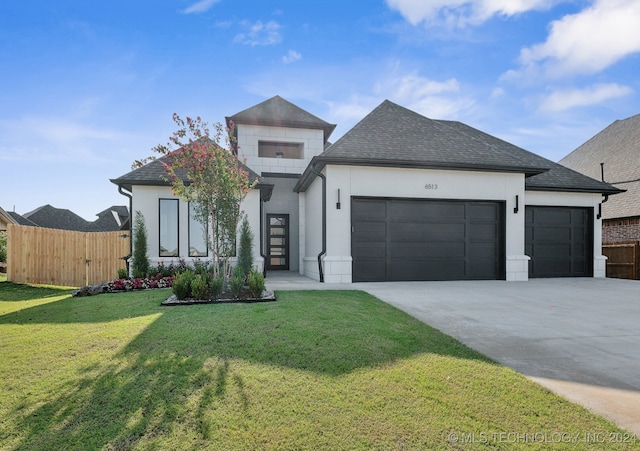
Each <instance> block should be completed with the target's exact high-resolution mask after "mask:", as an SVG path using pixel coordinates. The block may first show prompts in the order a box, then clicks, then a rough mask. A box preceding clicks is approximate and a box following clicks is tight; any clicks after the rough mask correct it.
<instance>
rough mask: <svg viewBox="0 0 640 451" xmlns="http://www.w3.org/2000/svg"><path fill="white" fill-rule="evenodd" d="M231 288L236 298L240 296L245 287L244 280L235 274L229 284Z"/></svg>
mask: <svg viewBox="0 0 640 451" xmlns="http://www.w3.org/2000/svg"><path fill="white" fill-rule="evenodd" d="M229 288H230V289H231V293H233V295H234V296H235V297H236V298H239V297H240V294H241V293H242V289H243V288H244V280H243V279H242V278H241V277H239V276H238V275H234V276H233V278H232V279H231V283H230V284H229Z"/></svg>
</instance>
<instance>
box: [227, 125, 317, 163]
mask: <svg viewBox="0 0 640 451" xmlns="http://www.w3.org/2000/svg"><path fill="white" fill-rule="evenodd" d="M323 136H324V135H323V131H322V130H312V129H302V128H287V127H266V126H262V125H245V124H238V146H239V150H238V155H239V157H240V158H241V159H244V160H245V162H246V164H247V166H249V167H250V168H251V169H252V170H254V171H255V172H257V173H258V174H261V173H263V172H271V173H282V174H302V173H303V172H304V170H305V168H306V167H307V166H308V164H309V162H310V161H311V158H313V157H314V156H316V155H320V154H321V153H322V151H323V150H324V138H323ZM259 141H279V142H290V143H301V144H303V152H304V157H303V158H302V159H289V158H264V157H260V156H259V155H258V142H259Z"/></svg>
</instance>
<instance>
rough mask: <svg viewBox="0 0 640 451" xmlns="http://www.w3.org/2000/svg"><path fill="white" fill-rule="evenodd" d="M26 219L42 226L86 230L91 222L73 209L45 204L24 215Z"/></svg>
mask: <svg viewBox="0 0 640 451" xmlns="http://www.w3.org/2000/svg"><path fill="white" fill-rule="evenodd" d="M23 216H24V217H25V218H26V219H28V220H30V221H32V222H34V223H36V224H37V225H38V226H40V227H46V228H49V229H61V230H75V231H79V232H81V231H84V230H85V229H86V228H87V226H88V225H89V222H88V221H87V220H85V219H83V218H81V217H80V216H78V215H77V214H75V213H74V212H72V211H71V210H67V209H63V208H55V207H52V206H51V205H49V204H47V205H43V206H42V207H39V208H36V209H35V210H33V211H30V212H29V213H25V214H24V215H23Z"/></svg>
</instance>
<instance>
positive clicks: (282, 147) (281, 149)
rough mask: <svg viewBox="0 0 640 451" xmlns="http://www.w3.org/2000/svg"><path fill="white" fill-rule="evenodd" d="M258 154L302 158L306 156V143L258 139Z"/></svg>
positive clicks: (271, 156) (261, 155) (260, 155)
mask: <svg viewBox="0 0 640 451" xmlns="http://www.w3.org/2000/svg"><path fill="white" fill-rule="evenodd" d="M258 156H259V157H265V158H290V159H295V160H302V159H303V158H304V145H303V144H302V143H289V142H279V141H258Z"/></svg>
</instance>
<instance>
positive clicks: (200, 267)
mask: <svg viewBox="0 0 640 451" xmlns="http://www.w3.org/2000/svg"><path fill="white" fill-rule="evenodd" d="M193 270H194V272H195V273H196V274H199V275H201V276H203V277H206V275H207V263H206V262H202V261H201V260H196V261H195V262H193Z"/></svg>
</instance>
